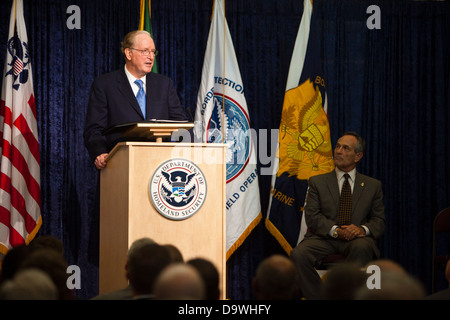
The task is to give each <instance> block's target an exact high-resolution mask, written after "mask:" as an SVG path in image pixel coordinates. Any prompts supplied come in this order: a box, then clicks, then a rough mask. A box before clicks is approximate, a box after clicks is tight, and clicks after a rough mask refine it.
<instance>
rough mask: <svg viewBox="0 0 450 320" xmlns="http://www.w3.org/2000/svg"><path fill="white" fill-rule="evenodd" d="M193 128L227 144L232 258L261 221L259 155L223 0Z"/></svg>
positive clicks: (202, 138) (211, 37) (208, 50)
mask: <svg viewBox="0 0 450 320" xmlns="http://www.w3.org/2000/svg"><path fill="white" fill-rule="evenodd" d="M195 123H196V126H195V128H194V130H195V135H196V139H197V141H203V142H208V143H213V142H216V143H224V142H226V143H227V150H226V159H227V164H226V167H227V169H226V174H227V185H226V195H227V202H226V209H227V210H226V212H227V213H226V214H227V217H226V230H227V231H226V234H227V236H226V238H227V240H226V250H227V259H228V258H229V257H230V256H231V254H232V253H233V252H234V251H235V250H236V249H237V248H238V247H239V246H240V245H241V244H242V243H243V241H244V240H245V238H246V237H247V236H248V235H249V234H250V232H251V231H252V230H253V228H254V227H255V226H256V225H257V224H258V223H259V221H260V220H261V217H262V215H261V204H260V196H259V185H258V176H257V172H256V155H255V149H254V145H253V141H252V135H251V133H250V119H249V115H248V109H247V103H246V100H245V96H244V86H243V84H242V79H241V74H240V71H239V66H238V63H237V59H236V54H235V52H234V46H233V42H232V39H231V35H230V32H229V30H228V25H227V22H226V19H225V10H224V4H223V2H222V0H216V1H215V2H214V9H213V16H212V21H211V27H210V30H209V35H208V43H207V46H206V52H205V58H204V62H203V70H202V79H201V83H200V88H199V92H198V97H197V109H196V113H195Z"/></svg>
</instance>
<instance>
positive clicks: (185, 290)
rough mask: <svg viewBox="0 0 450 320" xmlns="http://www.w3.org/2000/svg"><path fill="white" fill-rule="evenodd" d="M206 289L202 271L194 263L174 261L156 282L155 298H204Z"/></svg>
mask: <svg viewBox="0 0 450 320" xmlns="http://www.w3.org/2000/svg"><path fill="white" fill-rule="evenodd" d="M205 297H206V289H205V284H204V282H203V279H202V277H201V275H200V273H199V272H198V271H197V269H195V268H194V267H193V266H192V265H188V264H185V263H172V264H171V265H169V266H168V267H167V268H165V269H164V270H163V271H162V272H161V274H160V275H159V276H158V279H157V280H156V283H155V299H158V300H204V299H205Z"/></svg>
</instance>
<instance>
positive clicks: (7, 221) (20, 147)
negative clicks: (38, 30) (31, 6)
mask: <svg viewBox="0 0 450 320" xmlns="http://www.w3.org/2000/svg"><path fill="white" fill-rule="evenodd" d="M6 49H7V50H6V59H5V66H4V71H3V79H2V84H3V85H2V95H1V106H0V153H1V158H0V168H1V170H0V171H1V172H0V260H2V257H3V256H4V255H5V254H6V252H7V251H8V250H9V249H11V248H13V247H16V246H18V245H21V244H28V243H29V242H30V241H31V240H32V239H33V238H34V236H35V235H36V233H37V232H38V230H39V228H40V226H41V224H42V219H41V191H40V160H39V139H38V130H37V120H36V107H35V102H34V94H33V76H32V73H31V63H30V53H29V48H28V38H27V31H26V28H25V20H24V17H23V3H22V0H15V1H13V5H12V9H11V18H10V24H9V36H8V42H7V45H6Z"/></svg>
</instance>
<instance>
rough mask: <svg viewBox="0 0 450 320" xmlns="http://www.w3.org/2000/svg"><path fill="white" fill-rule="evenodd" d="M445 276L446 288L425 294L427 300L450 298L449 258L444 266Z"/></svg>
mask: <svg viewBox="0 0 450 320" xmlns="http://www.w3.org/2000/svg"><path fill="white" fill-rule="evenodd" d="M445 278H446V279H447V281H448V288H447V289H443V290H440V291H438V292H435V293H433V294H430V295H429V296H427V300H450V260H448V261H447V265H446V267H445Z"/></svg>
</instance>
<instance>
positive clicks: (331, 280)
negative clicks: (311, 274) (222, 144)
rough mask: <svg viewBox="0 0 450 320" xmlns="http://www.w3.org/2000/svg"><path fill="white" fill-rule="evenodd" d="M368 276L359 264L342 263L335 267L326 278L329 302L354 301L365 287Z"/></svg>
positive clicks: (325, 291) (325, 287) (326, 297)
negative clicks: (358, 292) (359, 291)
mask: <svg viewBox="0 0 450 320" xmlns="http://www.w3.org/2000/svg"><path fill="white" fill-rule="evenodd" d="M366 281H367V274H366V273H365V272H364V271H363V270H362V269H361V268H360V266H359V265H358V264H355V263H350V262H342V263H338V264H336V265H335V266H333V267H332V268H331V269H330V270H329V271H328V273H327V274H326V275H325V277H324V294H325V299H327V300H353V299H354V298H355V294H356V292H357V291H358V290H359V288H360V287H362V286H364V285H365V284H366Z"/></svg>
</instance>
